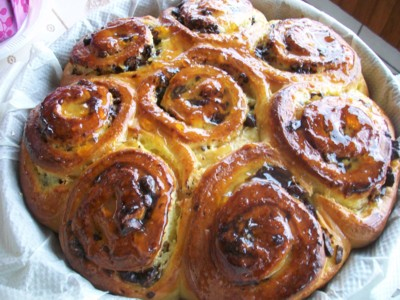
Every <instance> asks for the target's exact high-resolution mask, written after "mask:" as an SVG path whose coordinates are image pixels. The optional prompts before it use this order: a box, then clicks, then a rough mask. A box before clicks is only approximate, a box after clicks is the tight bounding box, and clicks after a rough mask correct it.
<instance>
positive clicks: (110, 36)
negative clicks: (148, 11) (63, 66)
mask: <svg viewBox="0 0 400 300" xmlns="http://www.w3.org/2000/svg"><path fill="white" fill-rule="evenodd" d="M155 24H157V21H156V19H154V18H152V17H143V18H135V17H134V18H125V19H117V20H115V21H112V22H110V23H108V24H107V25H106V26H105V27H102V28H101V29H100V30H98V31H96V32H94V33H92V34H91V35H88V36H86V37H84V38H83V39H82V40H81V41H80V42H79V43H77V44H76V45H75V47H74V48H73V50H72V53H71V58H70V63H71V65H70V67H69V69H68V71H69V72H71V73H72V75H102V74H116V73H121V72H127V71H135V70H136V69H138V68H139V67H141V66H143V65H146V64H147V63H148V60H149V58H150V57H152V56H154V55H155V45H154V39H155V38H156V37H154V36H153V34H152V31H151V28H152V27H154V26H155Z"/></svg>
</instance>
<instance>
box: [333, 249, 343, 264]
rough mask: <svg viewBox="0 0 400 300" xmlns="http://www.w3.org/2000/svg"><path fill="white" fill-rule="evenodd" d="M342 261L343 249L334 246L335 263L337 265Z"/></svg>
mask: <svg viewBox="0 0 400 300" xmlns="http://www.w3.org/2000/svg"><path fill="white" fill-rule="evenodd" d="M342 260H343V248H342V247H341V246H339V245H338V246H336V256H335V263H336V264H337V265H338V264H340V263H341V262H342Z"/></svg>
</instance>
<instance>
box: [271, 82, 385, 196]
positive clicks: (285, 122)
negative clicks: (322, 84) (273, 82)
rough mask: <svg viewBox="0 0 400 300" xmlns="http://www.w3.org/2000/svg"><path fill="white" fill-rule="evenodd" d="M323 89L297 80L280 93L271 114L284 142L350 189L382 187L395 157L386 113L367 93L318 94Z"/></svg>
mask: <svg viewBox="0 0 400 300" xmlns="http://www.w3.org/2000/svg"><path fill="white" fill-rule="evenodd" d="M307 92H308V97H307V96H305V97H306V98H305V99H303V98H302V95H307V94H305V93H307ZM321 92H322V94H323V88H321V91H320V92H318V91H315V88H314V87H313V86H307V85H306V84H298V85H292V86H289V87H287V88H285V89H283V90H281V91H280V92H279V93H278V94H277V95H276V96H275V98H274V100H273V101H274V104H273V113H272V115H273V118H274V119H275V120H276V121H277V122H278V124H279V136H280V135H281V136H282V142H284V143H285V144H287V145H288V146H289V148H290V149H291V151H293V152H294V153H295V154H296V155H297V156H298V157H300V158H301V159H302V160H303V161H304V162H305V163H306V164H307V165H308V166H309V167H310V168H311V169H312V170H313V172H315V173H316V174H318V175H319V176H320V177H321V178H322V179H323V180H325V181H326V182H328V183H329V184H331V185H333V186H337V187H339V188H340V189H341V190H342V191H343V192H344V194H345V195H351V194H354V193H362V192H365V191H370V192H372V191H373V190H374V189H375V188H376V189H379V188H380V187H381V186H382V184H383V182H384V179H385V176H386V173H387V168H388V165H389V163H390V160H391V158H390V156H391V134H390V130H389V127H388V125H387V123H386V121H385V118H386V117H385V116H384V115H383V114H382V113H381V111H380V109H379V108H378V107H377V106H376V104H375V103H374V102H372V101H371V100H370V99H368V98H367V97H365V96H364V95H362V94H358V93H355V94H342V95H340V96H334V95H332V96H330V95H328V94H325V95H324V96H321V97H317V98H315V96H313V95H315V94H320V95H321ZM311 94H313V95H311ZM299 103H303V104H299ZM294 123H297V124H298V126H294V127H293V124H294Z"/></svg>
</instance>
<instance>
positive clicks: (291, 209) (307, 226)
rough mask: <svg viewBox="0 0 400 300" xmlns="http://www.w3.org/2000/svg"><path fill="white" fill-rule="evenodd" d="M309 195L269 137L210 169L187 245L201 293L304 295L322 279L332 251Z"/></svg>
mask: <svg viewBox="0 0 400 300" xmlns="http://www.w3.org/2000/svg"><path fill="white" fill-rule="evenodd" d="M305 195H306V191H305V190H304V189H303V188H302V187H301V186H300V185H298V184H297V183H296V182H295V181H294V178H293V176H291V174H290V172H288V171H287V169H286V168H285V167H284V166H283V165H282V162H281V161H280V160H279V156H278V154H277V153H275V152H274V151H272V150H271V149H269V148H268V147H266V146H263V145H257V144H249V145H246V146H244V147H243V148H241V149H239V150H238V151H237V152H235V153H233V154H232V155H230V156H228V157H227V158H225V159H224V160H222V161H221V162H220V163H218V164H217V165H215V166H213V167H212V168H210V169H209V170H207V172H206V173H205V174H204V175H203V177H202V179H201V181H200V183H199V185H198V189H197V190H196V191H195V194H194V197H193V210H192V211H193V212H192V216H191V219H192V220H193V222H194V223H193V224H192V226H191V231H189V235H188V237H189V240H188V242H187V248H186V251H185V253H186V257H185V274H186V278H187V280H188V285H189V287H190V290H191V291H193V293H194V294H195V295H196V297H198V298H200V299H209V298H211V297H215V298H218V299H232V297H235V295H236V296H237V295H238V294H240V295H246V297H254V298H266V297H271V298H274V299H283V298H289V297H290V298H299V297H304V296H307V295H308V294H309V293H310V291H312V290H313V289H315V288H317V287H318V286H320V285H322V284H323V283H324V282H325V281H326V280H327V278H328V277H330V275H328V273H329V272H330V270H329V268H328V267H325V266H328V265H329V263H328V260H329V258H327V256H326V255H325V252H324V246H323V245H324V240H323V231H322V227H321V225H320V224H319V222H318V221H317V219H316V217H315V215H314V212H313V210H312V209H309V208H308V207H307V206H306V205H305V204H307V203H308V201H307V200H306V198H307V197H306V196H305ZM297 197H299V198H297ZM303 201H304V202H303ZM346 253H348V249H346ZM280 286H285V288H280Z"/></svg>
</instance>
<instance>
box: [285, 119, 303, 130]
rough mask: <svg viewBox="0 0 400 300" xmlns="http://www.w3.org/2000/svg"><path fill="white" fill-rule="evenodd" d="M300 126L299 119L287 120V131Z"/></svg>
mask: <svg viewBox="0 0 400 300" xmlns="http://www.w3.org/2000/svg"><path fill="white" fill-rule="evenodd" d="M300 127H301V120H291V121H289V122H288V125H287V126H286V129H287V130H288V131H289V132H294V131H296V130H297V129H299V128H300Z"/></svg>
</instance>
